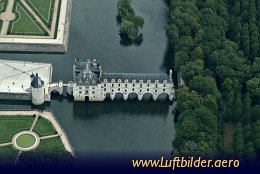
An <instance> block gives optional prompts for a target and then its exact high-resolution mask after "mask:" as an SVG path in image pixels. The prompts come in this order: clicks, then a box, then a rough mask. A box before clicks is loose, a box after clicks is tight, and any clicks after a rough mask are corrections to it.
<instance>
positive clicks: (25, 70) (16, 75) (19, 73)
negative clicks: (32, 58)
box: [0, 60, 52, 94]
mask: <svg viewBox="0 0 260 174" xmlns="http://www.w3.org/2000/svg"><path fill="white" fill-rule="evenodd" d="M32 73H34V74H35V73H38V74H39V76H40V77H41V79H42V80H43V81H44V82H45V84H47V83H50V82H51V80H52V65H51V64H46V63H33V62H20V61H19V62H18V61H9V60H0V93H19V94H28V93H30V84H31V79H30V75H31V74H32Z"/></svg>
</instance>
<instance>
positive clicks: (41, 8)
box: [27, 0, 54, 23]
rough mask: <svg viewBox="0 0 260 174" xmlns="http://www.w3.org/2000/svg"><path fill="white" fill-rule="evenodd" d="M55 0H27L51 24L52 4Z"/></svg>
mask: <svg viewBox="0 0 260 174" xmlns="http://www.w3.org/2000/svg"><path fill="white" fill-rule="evenodd" d="M53 1H54V0H27V2H28V3H30V4H31V6H32V7H33V9H34V10H35V11H36V12H37V13H38V14H39V15H40V16H41V17H42V18H43V19H44V20H45V22H47V23H49V22H50V20H51V17H52V10H51V8H52V2H53Z"/></svg>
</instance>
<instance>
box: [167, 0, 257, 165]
mask: <svg viewBox="0 0 260 174" xmlns="http://www.w3.org/2000/svg"><path fill="white" fill-rule="evenodd" d="M166 30H167V35H168V37H169V40H170V44H171V51H172V52H173V54H172V55H173V59H174V61H173V62H174V64H173V65H172V66H173V67H174V69H175V70H176V71H178V72H179V74H181V75H182V78H183V79H184V81H185V84H186V86H185V87H183V88H181V89H179V92H178V95H177V99H178V100H177V109H178V111H179V112H180V115H179V119H178V122H177V128H176V132H177V137H176V140H175V141H174V145H175V147H176V148H177V150H178V152H179V153H180V154H183V155H188V154H199V151H200V152H201V153H203V154H207V155H210V156H212V155H215V154H216V153H221V151H222V150H223V144H224V143H223V141H222V140H223V138H221V137H223V130H222V129H223V126H222V125H223V124H224V123H225V122H229V121H232V122H235V123H238V124H237V126H236V130H235V133H234V142H233V144H234V153H235V154H236V156H239V157H243V156H244V157H246V158H248V159H251V160H254V159H255V158H256V157H257V155H256V154H259V149H260V144H259V143H260V137H259V136H260V133H256V130H258V128H259V120H260V47H259V38H260V37H259V36H260V34H259V31H260V1H257V0H238V1H235V0H231V1H220V0H170V15H169V24H168V26H167V27H166ZM206 110H207V111H206ZM202 118H203V120H204V121H205V122H203V123H202V124H199V121H200V120H201V119H202ZM213 118H214V119H213ZM210 121H213V122H214V126H213V125H212V123H210ZM239 122H240V123H239ZM188 129H189V130H188ZM210 129H211V130H210ZM213 130H214V135H212V133H213ZM244 130H245V132H244ZM194 132H196V133H194ZM256 134H257V135H256ZM208 135H211V136H212V137H213V138H212V137H211V138H210V137H208ZM203 137H204V138H203ZM205 137H207V138H205ZM217 140H219V141H217ZM209 147H211V148H209Z"/></svg>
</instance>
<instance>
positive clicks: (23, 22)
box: [10, 3, 45, 35]
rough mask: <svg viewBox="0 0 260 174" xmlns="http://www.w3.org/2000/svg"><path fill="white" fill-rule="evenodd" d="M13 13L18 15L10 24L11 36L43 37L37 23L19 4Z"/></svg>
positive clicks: (42, 32)
mask: <svg viewBox="0 0 260 174" xmlns="http://www.w3.org/2000/svg"><path fill="white" fill-rule="evenodd" d="M15 13H16V14H17V15H18V17H17V19H16V20H15V21H14V22H11V24H12V25H11V28H10V30H11V31H10V32H11V33H12V34H23V35H24V34H26V35H28V34H29V35H44V34H45V33H44V31H43V30H42V29H41V28H40V26H39V25H38V24H37V21H34V20H35V19H34V18H32V17H31V16H30V14H29V13H28V12H27V11H26V10H25V9H24V8H23V6H22V5H21V4H20V3H16V7H15Z"/></svg>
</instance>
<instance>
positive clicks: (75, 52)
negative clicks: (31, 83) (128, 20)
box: [0, 0, 174, 155]
mask: <svg viewBox="0 0 260 174" xmlns="http://www.w3.org/2000/svg"><path fill="white" fill-rule="evenodd" d="M116 3H117V0H74V2H73V11H72V22H71V30H70V40H69V49H68V52H67V53H66V54H27V53H0V59H9V60H21V61H35V62H48V63H52V64H53V67H54V73H53V81H57V80H63V81H64V82H68V81H70V80H72V65H73V63H74V59H75V58H77V57H80V58H81V59H83V60H85V59H87V58H96V59H99V60H100V61H101V64H102V66H103V71H104V72H140V73H147V72H155V73H156V72H166V71H167V68H166V67H165V66H164V65H165V64H166V62H167V61H166V60H167V59H168V57H167V56H168V40H167V36H166V34H165V29H164V27H165V26H166V23H167V17H168V7H167V4H166V3H165V1H164V0H134V3H133V7H134V9H135V11H136V13H137V14H139V15H141V16H143V17H144V19H145V26H144V28H143V30H142V33H143V42H142V43H141V44H140V45H132V46H123V45H120V36H119V34H118V31H119V28H118V25H117V21H116V15H117V9H116ZM28 78H29V77H28ZM0 108H1V109H31V108H33V109H35V108H37V107H35V106H32V105H31V103H30V102H20V101H19V102H18V101H4V100H0ZM39 109H49V110H52V111H53V112H54V114H55V116H56V117H57V118H58V120H59V122H60V123H61V125H62V126H63V128H64V129H65V130H66V132H67V134H68V137H69V139H70V141H71V143H72V146H73V147H74V149H75V152H76V154H77V155H79V154H91V153H94V154H95V153H102V154H109V153H119V154H128V153H132V154H135V153H162V154H170V152H171V150H172V140H173V138H174V123H173V117H174V114H173V111H174V107H173V103H172V102H169V101H161V102H153V101H144V102H139V101H137V100H132V101H127V102H125V101H109V100H108V101H105V102H101V103H94V102H93V103H91V102H83V103H80V102H79V103H75V102H73V100H72V98H71V97H66V98H63V97H61V96H58V95H55V96H53V100H52V101H51V102H50V103H48V104H46V105H45V106H43V107H40V108H39Z"/></svg>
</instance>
